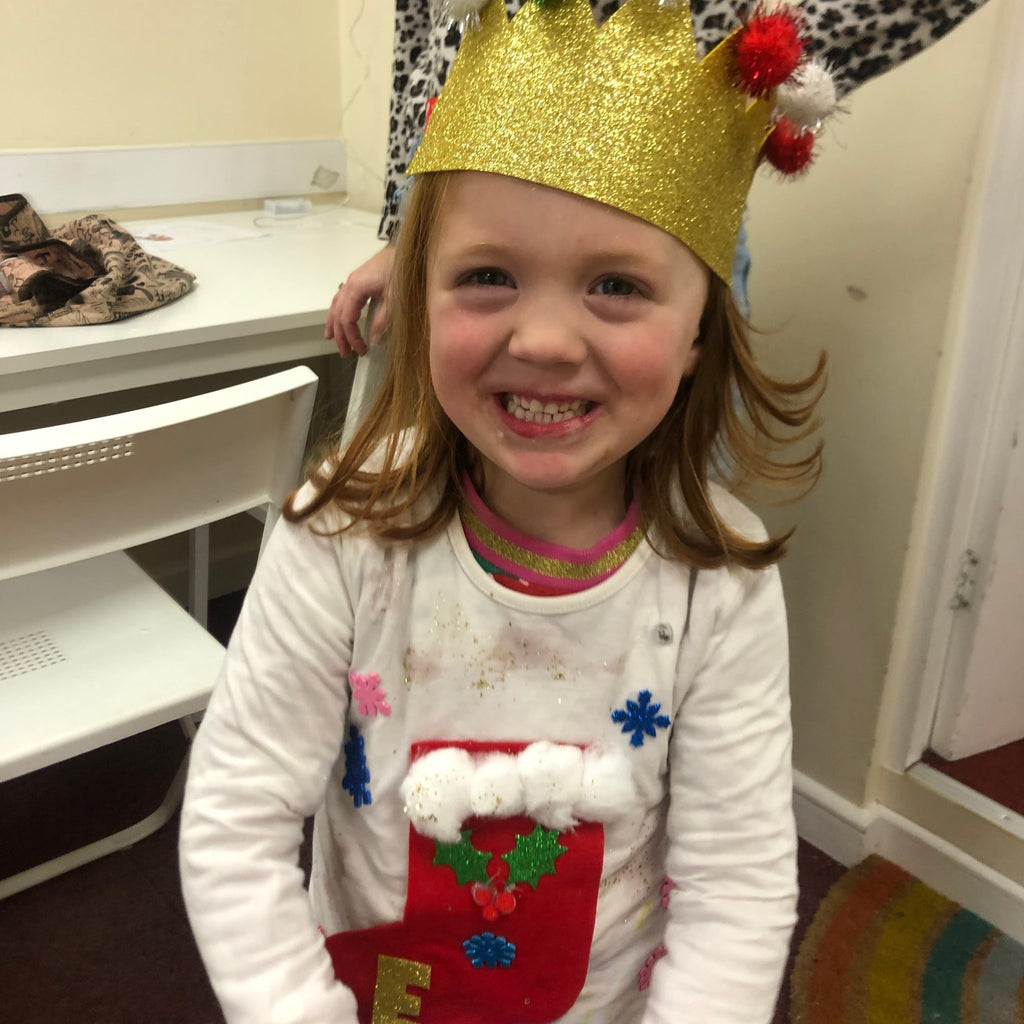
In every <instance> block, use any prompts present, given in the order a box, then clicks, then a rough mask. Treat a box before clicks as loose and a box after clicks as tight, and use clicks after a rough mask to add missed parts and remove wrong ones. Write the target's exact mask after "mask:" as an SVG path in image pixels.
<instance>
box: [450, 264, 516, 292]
mask: <svg viewBox="0 0 1024 1024" xmlns="http://www.w3.org/2000/svg"><path fill="white" fill-rule="evenodd" d="M462 283H463V284H474V285H477V286H479V287H482V288H508V287H509V286H510V285H511V284H512V279H511V278H510V277H509V276H508V274H506V273H505V272H504V271H503V270H496V269H495V268H494V267H481V268H480V269H479V270H472V271H470V272H469V273H468V274H466V275H465V276H464V277H463V278H462Z"/></svg>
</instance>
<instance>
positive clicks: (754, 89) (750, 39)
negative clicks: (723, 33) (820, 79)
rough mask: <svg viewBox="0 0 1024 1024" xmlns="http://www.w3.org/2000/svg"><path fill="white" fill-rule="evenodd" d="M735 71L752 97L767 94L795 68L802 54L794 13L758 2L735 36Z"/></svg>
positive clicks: (797, 21)
mask: <svg viewBox="0 0 1024 1024" xmlns="http://www.w3.org/2000/svg"><path fill="white" fill-rule="evenodd" d="M735 47H736V70H737V71H738V72H739V76H740V81H741V82H742V84H743V86H744V87H745V88H746V90H747V92H749V93H750V95H751V96H758V97H764V96H767V95H768V93H769V92H771V90H772V89H774V88H775V87H776V86H779V85H781V84H782V83H783V82H785V81H786V79H787V78H789V77H790V75H792V74H793V72H794V71H795V70H796V68H797V65H798V64H799V63H800V57H801V56H802V54H803V49H804V44H803V40H802V39H801V37H800V23H799V20H798V17H797V15H796V13H795V12H794V11H793V10H792V9H791V8H790V7H789V6H788V5H781V6H779V7H776V8H772V9H767V8H765V7H763V6H762V5H759V6H758V7H757V8H756V9H755V11H754V15H753V17H752V18H751V19H750V21H748V22H747V24H746V25H745V26H744V27H743V28H742V29H741V30H740V32H739V33H738V34H737V36H736V43H735Z"/></svg>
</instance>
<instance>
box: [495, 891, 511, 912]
mask: <svg viewBox="0 0 1024 1024" xmlns="http://www.w3.org/2000/svg"><path fill="white" fill-rule="evenodd" d="M494 905H495V907H497V909H498V912H499V913H502V914H511V913H512V911H513V910H515V909H516V898H515V896H513V895H512V893H510V892H499V893H498V895H497V896H496V897H495V899H494Z"/></svg>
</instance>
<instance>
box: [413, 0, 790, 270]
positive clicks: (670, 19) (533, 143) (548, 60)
mask: <svg viewBox="0 0 1024 1024" xmlns="http://www.w3.org/2000/svg"><path fill="white" fill-rule="evenodd" d="M730 42H731V37H730V39H726V40H725V41H724V42H723V43H722V44H721V45H719V46H718V47H717V48H716V49H714V50H713V51H712V52H711V53H709V54H708V55H707V57H705V58H704V59H703V60H701V59H699V57H698V54H697V44H696V41H695V39H694V34H693V23H692V21H691V18H690V12H689V7H688V4H687V3H686V0H681V2H680V3H679V4H678V6H675V5H670V4H666V3H664V2H663V0H627V2H626V3H624V4H623V5H622V6H621V7H620V8H619V9H618V10H617V11H616V12H615V13H614V14H612V15H611V16H610V17H609V18H608V19H607V20H606V21H604V22H603V23H602V24H601V25H598V24H596V23H595V21H594V16H593V14H592V13H591V9H590V4H589V2H588V0H554V2H552V0H548V2H547V3H546V4H543V5H541V4H536V3H528V4H526V5H525V6H524V7H523V8H522V9H521V10H520V12H519V13H518V14H517V15H516V16H515V17H514V18H512V19H509V18H508V16H507V15H506V13H505V7H504V3H503V2H502V0H491V2H490V3H488V4H487V6H486V7H485V8H484V9H483V10H482V11H481V12H480V24H479V27H478V28H476V29H473V30H470V31H467V32H466V33H465V38H464V40H463V42H462V46H461V47H460V49H459V53H458V56H457V57H456V60H455V63H454V64H453V66H452V70H451V74H450V75H449V78H448V82H447V84H446V85H445V88H444V90H443V91H442V93H441V96H440V97H439V99H438V102H437V106H436V108H435V109H434V112H433V114H432V116H431V118H430V122H429V124H428V126H427V129H426V131H425V133H424V136H423V141H422V143H421V144H420V146H419V149H418V150H417V151H416V155H415V157H414V159H413V161H412V163H411V164H410V167H409V173H411V174H416V173H420V172H424V171H451V170H474V171H489V172H492V173H494V174H504V175H508V176H510V177H513V178H521V179H523V180H526V181H533V182H537V183H538V184H542V185H550V186H551V187H553V188H558V189H562V190H563V191H566V192H572V193H574V194H576V195H580V196H586V197H587V198H589V199H595V200H597V201H598V202H601V203H606V204H608V205H609V206H614V207H616V208H618V209H620V210H625V211H626V212H628V213H632V214H634V215H636V216H637V217H640V218H642V219H643V220H645V221H648V222H650V223H651V224H654V225H656V226H657V227H660V228H662V229H664V230H665V231H667V232H668V233H669V234H671V235H674V236H675V237H676V238H678V239H679V240H680V241H681V242H683V243H684V244H685V245H687V246H689V248H690V249H692V250H693V252H695V253H696V254H697V255H698V256H699V257H700V258H701V259H702V260H704V262H705V263H707V265H708V266H709V267H710V268H711V269H712V270H713V271H714V272H715V274H717V275H718V276H719V277H720V278H722V280H723V281H725V282H727V283H728V282H729V281H730V279H731V269H732V261H733V253H734V250H735V248H736V239H737V236H738V234H739V229H740V220H741V218H742V216H743V207H744V204H745V202H746V197H747V192H748V191H749V189H750V183H751V180H752V178H753V176H754V171H755V170H756V168H757V163H758V157H759V154H760V152H761V147H762V146H763V144H764V141H765V138H766V137H767V135H768V134H769V131H770V127H771V125H770V121H771V113H772V106H771V104H770V103H768V102H766V101H764V100H751V98H750V97H749V96H748V95H747V94H746V93H745V92H744V91H743V90H742V89H739V88H736V87H735V85H734V81H735V77H736V76H735V68H734V58H733V50H732V47H731V45H730Z"/></svg>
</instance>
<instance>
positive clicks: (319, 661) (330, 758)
mask: <svg viewBox="0 0 1024 1024" xmlns="http://www.w3.org/2000/svg"><path fill="white" fill-rule="evenodd" d="M351 639H352V609H351V605H350V602H349V601H348V599H347V595H346V591H345V588H344V586H343V583H342V576H341V573H340V570H339V567H338V560H337V557H336V555H335V550H334V542H333V541H332V540H331V539H328V538H323V537H318V536H317V535H316V534H314V533H313V532H312V531H311V530H310V529H309V528H308V527H307V526H305V525H304V524H298V525H295V524H291V523H286V522H284V521H282V522H281V523H280V524H279V525H278V527H277V528H276V529H275V531H274V533H273V536H272V537H271V539H270V542H269V544H268V546H267V549H266V551H265V552H264V555H263V557H262V559H261V560H260V564H259V566H258V568H257V571H256V574H255V577H254V579H253V582H252V585H251V587H250V589H249V593H248V596H247V598H246V602H245V606H244V608H243V609H242V614H241V616H240V619H239V623H238V626H237V627H236V630H235V634H234V636H233V637H232V641H231V645H230V647H229V649H228V654H227V657H226V661H225V668H224V671H223V672H222V675H221V679H220V680H219V682H218V684H217V686H216V689H215V690H214V694H213V697H212V699H211V701H210V706H209V709H208V710H207V713H206V715H205V717H204V719H203V723H202V725H201V726H200V729H199V733H198V736H197V738H196V741H195V744H194V747H193V751H192V757H191V766H190V769H189V778H188V784H187V788H186V794H185V803H184V808H183V811H182V825H181V842H180V853H181V874H182V886H183V891H184V895H185V905H186V908H187V910H188V915H189V920H190V921H191V924H192V928H193V931H194V933H195V937H196V941H197V943H198V946H199V951H200V953H201V955H202V958H203V961H204V963H205V965H206V968H207V971H208V973H209V975H210V980H211V982H212V984H213V988H214V991H215V993H216V994H217V998H218V999H219V1000H220V1003H221V1006H222V1008H223V1011H224V1015H225V1017H226V1019H227V1021H228V1022H229V1024H250V1022H253V1024H255V1022H257V1021H258V1022H261V1024H266V1022H273V1024H292V1022H294V1024H298V1022H300V1021H301V1022H302V1024H320V1022H322V1024H347V1022H350V1024H355V1021H356V1009H355V1000H354V998H353V996H352V994H351V993H350V992H349V990H348V989H346V988H344V987H343V986H342V985H340V984H339V983H338V982H336V981H335V979H334V972H333V970H332V967H331V962H330V959H329V957H328V955H327V952H326V950H325V949H324V944H323V940H322V938H321V936H320V935H319V934H318V932H317V922H316V921H315V920H314V918H313V913H312V910H311V907H310V902H309V898H308V895H307V893H306V891H305V889H304V888H303V878H302V871H301V870H300V868H299V865H298V850H299V846H300V843H301V841H302V826H303V821H304V819H305V818H306V817H308V816H310V815H311V814H313V812H314V811H315V810H316V809H317V807H318V806H319V805H320V803H321V800H322V797H323V793H324V790H325V786H326V782H327V779H328V777H329V775H330V772H331V767H332V765H333V763H334V761H335V758H336V756H337V754H338V751H339V749H340V745H341V741H342V731H343V722H344V716H345V712H346V707H347V689H346V677H347V672H346V666H347V665H348V664H349V661H350V656H351Z"/></svg>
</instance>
